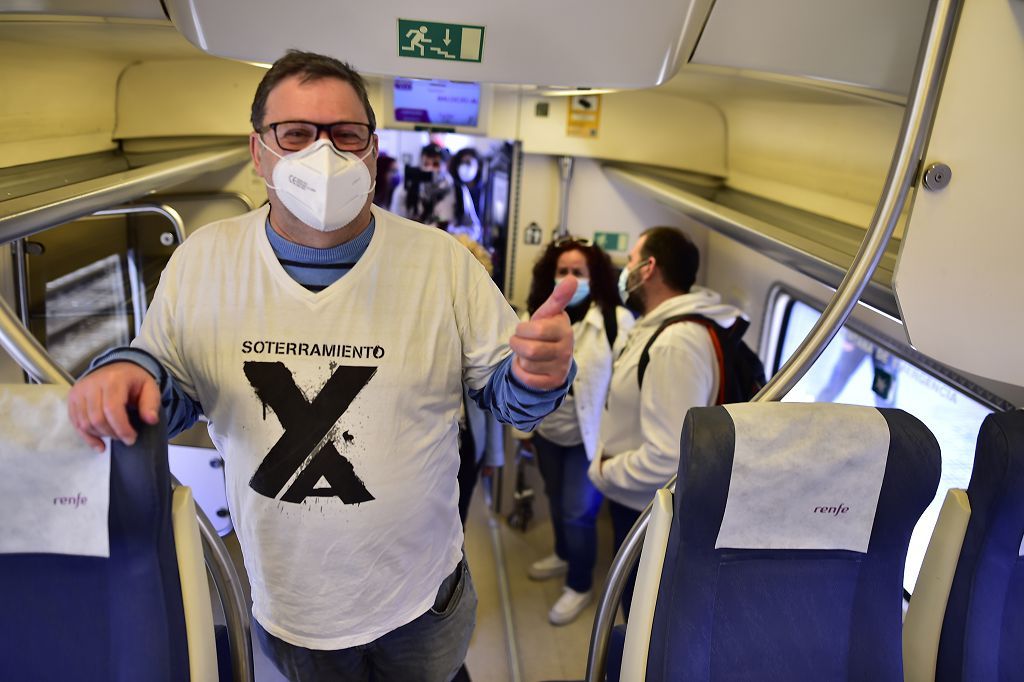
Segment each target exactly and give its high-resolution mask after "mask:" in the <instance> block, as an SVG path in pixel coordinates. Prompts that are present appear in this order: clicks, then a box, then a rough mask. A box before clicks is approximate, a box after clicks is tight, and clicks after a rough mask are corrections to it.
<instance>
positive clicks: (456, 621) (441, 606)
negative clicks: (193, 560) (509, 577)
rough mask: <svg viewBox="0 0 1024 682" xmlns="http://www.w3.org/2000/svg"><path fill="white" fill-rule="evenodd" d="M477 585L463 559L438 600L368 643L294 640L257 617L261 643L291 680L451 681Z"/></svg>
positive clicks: (472, 619) (472, 620)
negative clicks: (315, 644)
mask: <svg viewBox="0 0 1024 682" xmlns="http://www.w3.org/2000/svg"><path fill="white" fill-rule="evenodd" d="M476 602H477V599H476V590H475V589H474V587H473V579H472V577H471V576H470V574H469V567H468V566H467V565H466V560H465V559H463V560H462V561H461V562H460V563H459V565H458V567H456V569H455V570H454V571H453V572H452V574H451V575H449V576H448V577H447V578H445V579H444V582H442V583H441V587H440V588H439V589H438V591H437V597H436V598H435V600H434V606H433V607H432V608H431V609H429V610H428V611H427V612H426V613H424V614H423V615H422V616H420V617H418V618H417V619H415V620H414V621H412V622H411V623H407V624H405V625H403V626H401V627H400V628H397V629H395V630H392V631H391V632H389V633H387V634H386V635H382V636H381V637H379V638H377V639H375V640H374V641H372V642H370V643H368V644H361V645H359V646H354V647H350V648H348V649H338V650H335V651H321V650H318V649H306V648H304V647H300V646H295V645H293V644H289V643H287V642H285V641H283V640H281V639H279V638H278V637H275V636H274V635H272V634H270V633H269V632H267V631H266V630H264V629H263V627H262V626H260V624H259V623H257V622H256V621H255V620H254V621H253V627H254V629H255V631H256V634H257V636H258V637H259V641H260V647H261V648H262V649H263V652H264V653H265V654H266V655H267V657H268V658H269V659H270V660H271V661H272V662H273V663H274V666H275V667H276V668H277V669H278V670H279V671H280V672H281V674H282V675H284V676H285V677H286V678H288V679H289V680H291V682H328V681H330V682H335V681H339V682H341V681H344V682H348V681H349V680H351V681H353V682H448V680H451V679H452V678H453V677H454V676H455V673H456V672H458V670H459V668H460V667H461V666H462V662H463V661H464V660H465V658H466V651H467V650H468V649H469V638H470V636H471V635H472V634H473V626H474V625H475V624H476Z"/></svg>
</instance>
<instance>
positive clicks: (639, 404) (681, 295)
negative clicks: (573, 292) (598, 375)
mask: <svg viewBox="0 0 1024 682" xmlns="http://www.w3.org/2000/svg"><path fill="white" fill-rule="evenodd" d="M699 265H700V253H699V252H698V250H697V247H696V246H695V245H694V244H693V242H692V241H690V239H689V238H688V237H687V236H686V235H685V234H683V232H682V231H681V230H679V229H676V228H673V227H655V228H651V229H649V230H647V231H645V232H644V233H643V234H642V235H641V236H640V239H639V240H637V243H636V245H635V246H634V247H633V249H632V250H631V251H630V254H629V261H628V263H627V265H626V267H625V269H623V271H622V274H621V276H620V278H619V293H620V295H621V296H622V300H623V301H624V302H625V304H626V306H627V307H628V308H630V309H631V310H633V311H634V312H636V313H638V314H639V315H640V317H639V319H638V320H637V323H636V326H634V327H633V329H632V330H630V332H629V334H628V336H627V337H626V341H625V345H624V347H623V348H622V350H621V352H620V353H619V355H618V356H617V357H616V359H615V362H614V364H613V366H612V378H611V385H610V387H609V392H608V400H607V402H606V404H605V411H604V415H603V418H602V422H601V438H600V456H598V457H594V459H593V462H591V465H590V470H589V474H590V479H591V480H592V481H593V482H594V485H595V486H596V487H597V488H598V489H599V490H600V491H601V492H603V493H604V495H605V496H606V497H607V498H608V501H609V503H610V508H611V513H612V526H613V528H614V535H615V546H616V549H618V547H620V546H621V545H622V542H623V541H624V540H625V537H626V535H627V534H628V533H629V530H630V528H632V526H633V524H634V523H635V522H636V520H637V518H638V517H639V515H640V512H641V511H643V509H644V507H646V506H647V505H648V504H649V503H650V502H651V500H652V499H653V498H654V494H655V492H656V491H657V490H658V488H661V487H662V486H664V485H665V484H666V483H667V482H668V480H669V479H670V478H671V477H672V476H673V475H674V474H675V473H676V469H677V468H678V465H679V436H680V433H681V431H682V426H683V418H684V417H685V416H686V412H687V410H689V409H690V408H691V407H697V406H701V407H703V406H708V405H715V404H717V403H722V402H726V401H727V400H729V399H732V401H734V402H735V401H736V399H737V398H738V399H739V400H743V399H749V398H750V397H752V396H751V395H743V394H744V393H749V392H750V391H752V390H754V389H755V386H754V385H753V384H756V383H757V377H756V375H757V367H756V366H755V367H754V368H753V372H752V373H753V374H754V375H755V376H754V378H753V379H751V380H750V381H749V382H745V383H744V384H743V388H742V389H741V388H735V386H736V385H737V382H736V381H735V376H734V375H736V374H743V375H746V374H748V373H750V372H749V371H748V370H750V367H749V364H748V363H753V364H754V365H759V361H758V360H757V358H756V356H754V355H753V353H752V352H751V351H750V350H749V349H748V348H746V346H744V345H743V344H742V342H741V341H740V339H739V336H741V335H742V332H743V330H745V329H746V325H747V321H746V319H745V317H744V315H743V313H742V312H741V311H740V310H738V309H737V308H735V307H733V306H731V305H728V304H725V303H722V301H721V297H720V296H719V295H718V294H717V293H715V292H713V291H711V290H709V289H705V288H703V287H699V286H695V285H694V281H695V279H696V276H697V268H698V266H699ZM730 329H732V332H730ZM737 331H738V332H739V333H738V334H737V333H736V332H737ZM720 358H721V359H720ZM737 358H740V359H741V361H742V363H743V364H744V366H743V367H742V368H741V369H742V371H741V372H737V371H736V366H737V365H738V364H740V363H739V362H737ZM723 369H724V370H728V371H723ZM747 383H749V384H751V385H750V386H749V387H748V386H747ZM760 383H762V384H763V370H762V376H761V377H760ZM730 387H733V388H731V389H730V390H729V391H725V390H724V389H726V388H730ZM723 393H725V394H726V395H723ZM726 396H728V398H727V397H726ZM634 576H635V573H634ZM632 593H633V578H631V579H630V581H629V583H628V584H627V586H626V591H625V592H624V593H623V598H622V604H623V611H624V612H625V613H626V615H627V616H628V611H629V602H630V600H631V599H632Z"/></svg>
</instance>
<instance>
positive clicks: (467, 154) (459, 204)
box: [448, 147, 484, 221]
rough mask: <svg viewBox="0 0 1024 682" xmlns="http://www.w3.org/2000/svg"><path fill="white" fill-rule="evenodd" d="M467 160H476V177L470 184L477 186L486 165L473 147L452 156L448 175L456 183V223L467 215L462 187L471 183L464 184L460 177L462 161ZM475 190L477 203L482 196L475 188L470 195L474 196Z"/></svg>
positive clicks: (465, 148) (463, 149) (474, 197)
mask: <svg viewBox="0 0 1024 682" xmlns="http://www.w3.org/2000/svg"><path fill="white" fill-rule="evenodd" d="M467 158H473V159H476V177H474V178H473V179H472V180H471V181H470V182H472V183H474V185H476V184H477V183H478V182H479V180H480V176H481V175H483V172H484V164H483V162H482V161H481V160H480V155H479V154H477V151H476V150H475V149H473V148H472V147H464V148H462V149H460V150H459V151H457V152H455V153H454V154H453V155H452V160H451V161H449V162H448V174H449V175H450V176H452V182H454V183H455V218H456V221H458V220H460V219H461V218H462V216H464V215H465V214H466V205H465V203H464V202H463V199H462V186H463V185H468V184H469V183H466V182H463V180H462V176H460V175H459V165H461V164H462V161H463V160H464V159H467ZM474 189H475V190H476V195H474V196H473V201H474V202H476V201H478V200H479V198H480V197H479V196H478V195H479V194H480V190H479V188H478V187H475V186H474V187H473V188H471V189H470V194H473V190H474ZM474 208H476V209H477V210H478V211H479V207H477V206H475V207H474Z"/></svg>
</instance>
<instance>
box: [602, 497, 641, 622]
mask: <svg viewBox="0 0 1024 682" xmlns="http://www.w3.org/2000/svg"><path fill="white" fill-rule="evenodd" d="M608 511H610V512H611V514H612V533H613V534H614V536H615V551H616V553H617V552H618V551H619V548H620V547H622V543H623V542H625V541H626V536H627V535H629V530H630V529H631V528H632V527H633V524H635V523H636V520H637V519H639V518H640V513H641V512H638V511H637V510H636V509H633V508H632V507H627V506H626V505H623V504H619V503H618V502H615V501H613V500H608ZM639 567H640V564H639V562H638V563H637V565H635V566H633V570H632V571H630V573H629V580H627V581H626V585H625V587H624V588H623V590H622V601H621V604H622V617H623V618H624V619H625V620H627V621H628V620H629V605H630V603H631V602H632V601H633V588H634V587H635V586H636V571H637V569H638V568H639Z"/></svg>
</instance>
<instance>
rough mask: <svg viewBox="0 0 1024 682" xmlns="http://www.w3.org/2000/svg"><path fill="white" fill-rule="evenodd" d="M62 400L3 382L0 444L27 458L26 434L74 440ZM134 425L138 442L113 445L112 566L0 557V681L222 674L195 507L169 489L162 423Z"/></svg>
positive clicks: (54, 390)
mask: <svg viewBox="0 0 1024 682" xmlns="http://www.w3.org/2000/svg"><path fill="white" fill-rule="evenodd" d="M66 395H67V388H63V387H58V386H22V385H17V386H0V444H2V443H7V444H11V445H13V443H15V442H17V443H18V444H19V445H20V446H23V447H22V450H23V451H25V452H28V453H30V455H31V448H33V447H35V443H33V442H31V441H32V438H26V437H25V435H26V434H46V436H45V437H38V440H40V441H45V443H46V444H47V446H52V445H53V444H54V443H55V442H58V443H64V444H68V443H74V439H75V438H77V436H76V435H75V434H74V432H73V430H71V427H70V424H69V423H68V420H67V416H66V407H65V404H66ZM136 428H137V429H138V431H139V437H138V439H137V441H136V443H135V445H133V446H126V445H124V444H122V443H119V442H113V443H112V445H111V449H110V470H109V478H110V486H109V491H110V493H109V510H108V513H107V519H108V524H107V528H108V533H109V558H103V557H101V556H81V555H77V556H76V555H72V554H64V553H41V552H36V553H27V552H22V553H9V554H0V604H2V605H3V608H2V609H0V633H2V638H3V639H2V641H3V652H4V653H3V655H2V656H0V679H4V680H39V681H48V680H70V679H74V680H85V681H92V680H95V681H97V682H98V681H100V680H102V681H104V682H109V681H118V682H121V681H125V682H127V681H129V680H130V681H132V682H137V681H147V682H148V681H153V682H162V681H165V680H166V681H167V682H177V681H179V680H188V679H192V680H204V681H205V680H216V679H217V678H218V668H217V659H216V645H215V640H214V628H213V613H212V607H211V601H210V593H209V587H208V582H207V577H206V571H205V568H204V565H203V551H202V547H201V544H200V539H199V532H198V527H197V524H196V517H195V505H194V503H193V501H192V498H191V493H190V491H189V490H188V489H187V488H184V487H179V488H177V489H175V490H174V491H173V492H172V488H171V477H170V473H169V471H168V465H167V445H166V443H167V438H166V430H165V427H164V425H163V424H159V425H156V426H146V425H143V424H141V423H137V424H136ZM0 447H2V445H0ZM7 449H8V450H9V451H12V450H14V449H15V448H14V447H13V446H12V447H10V448H7ZM38 449H40V450H41V449H42V448H38ZM0 461H2V460H0ZM0 475H3V474H2V473H0ZM53 476H54V477H60V476H62V472H61V471H55V472H54V474H53ZM67 483H68V484H71V485H70V488H71V489H73V488H74V485H73V484H74V481H73V480H72V481H67ZM172 511H173V513H172ZM100 524H102V522H100Z"/></svg>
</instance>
